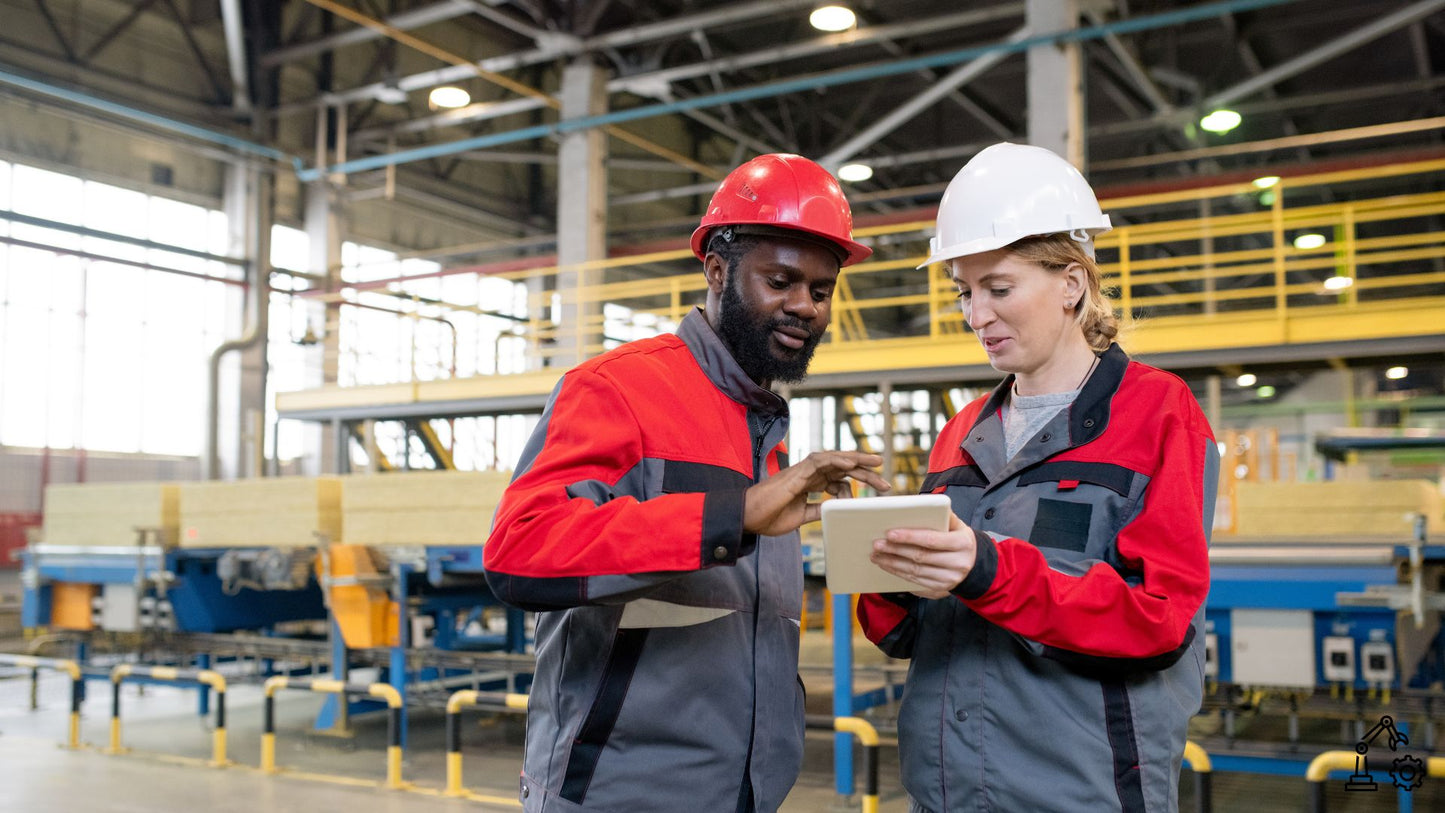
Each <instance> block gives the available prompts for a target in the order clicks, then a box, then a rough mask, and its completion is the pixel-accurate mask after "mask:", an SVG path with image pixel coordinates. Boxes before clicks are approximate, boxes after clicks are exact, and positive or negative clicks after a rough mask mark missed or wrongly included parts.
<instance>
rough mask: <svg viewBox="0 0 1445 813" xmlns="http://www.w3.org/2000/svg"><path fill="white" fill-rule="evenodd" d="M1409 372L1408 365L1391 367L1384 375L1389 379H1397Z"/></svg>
mask: <svg viewBox="0 0 1445 813" xmlns="http://www.w3.org/2000/svg"><path fill="white" fill-rule="evenodd" d="M1409 374H1410V368H1409V367H1391V368H1390V369H1388V370H1386V371H1385V377H1386V378H1388V379H1390V380H1391V381H1399V380H1400V379H1402V378H1404V377H1405V376H1407V375H1409Z"/></svg>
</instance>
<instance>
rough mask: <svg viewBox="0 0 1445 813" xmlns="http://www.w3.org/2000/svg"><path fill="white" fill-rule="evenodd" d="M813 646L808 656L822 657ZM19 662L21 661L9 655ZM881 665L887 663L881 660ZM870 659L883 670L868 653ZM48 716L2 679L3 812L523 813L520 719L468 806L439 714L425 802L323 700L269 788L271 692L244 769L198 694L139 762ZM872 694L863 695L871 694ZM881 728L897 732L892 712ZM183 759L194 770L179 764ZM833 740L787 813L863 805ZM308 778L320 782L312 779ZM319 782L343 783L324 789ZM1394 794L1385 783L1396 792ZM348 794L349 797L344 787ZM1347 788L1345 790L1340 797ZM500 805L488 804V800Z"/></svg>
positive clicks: (498, 726)
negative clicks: (204, 713)
mask: <svg viewBox="0 0 1445 813" xmlns="http://www.w3.org/2000/svg"><path fill="white" fill-rule="evenodd" d="M813 647H814V645H812V644H810V645H809V646H807V647H805V656H811V653H812V652H813ZM12 651H13V649H12ZM875 652H876V650H875ZM859 654H860V656H862V657H864V658H865V659H867V658H872V657H874V656H872V655H868V654H866V653H864V652H863V651H861V650H860V653H859ZM42 675H43V677H42V680H41V683H40V687H39V708H38V709H37V710H34V711H32V710H30V708H29V699H30V683H29V680H28V679H27V678H26V677H24V676H15V677H12V678H9V679H0V813H3V812H4V811H25V813H32V812H33V811H49V810H70V809H85V810H95V811H137V812H140V811H144V812H145V813H155V812H156V811H172V810H174V811H181V810H207V811H214V813H242V811H244V812H245V813H253V812H254V811H255V810H258V809H259V810H268V811H292V810H294V811H298V813H300V811H307V813H310V811H315V810H345V809H347V807H348V806H354V809H356V810H358V811H368V813H370V812H371V811H381V812H382V813H422V812H423V811H426V812H428V813H433V812H434V813H450V812H451V811H477V810H496V811H515V810H517V805H516V803H515V801H514V800H515V795H516V776H517V771H518V768H519V766H520V765H521V758H522V737H523V726H522V721H521V718H520V717H518V716H515V715H495V716H494V715H487V714H483V713H481V712H476V711H471V712H467V714H466V716H465V717H464V718H463V728H462V732H463V733H462V739H463V755H464V769H465V770H464V775H465V785H466V787H467V788H468V789H470V790H471V791H473V792H474V793H475V794H478V795H479V796H481V797H485V799H483V800H480V801H479V800H475V799H474V800H458V799H449V798H442V797H440V796H439V795H438V792H439V790H440V789H441V788H443V787H445V782H446V770H445V765H446V763H445V745H444V731H445V727H444V725H443V720H444V717H443V715H442V713H441V712H439V711H435V710H430V709H416V710H413V712H412V714H411V718H410V721H409V725H408V735H409V742H408V750H407V757H406V760H405V762H404V765H403V776H404V779H405V780H406V781H407V782H411V783H414V784H415V785H416V786H417V787H418V790H417V791H415V792H407V791H390V790H385V789H382V788H381V787H380V785H381V783H382V781H383V780H384V779H385V774H386V766H385V742H386V722H385V719H384V716H382V715H368V716H362V717H358V718H356V719H355V720H354V721H353V731H352V734H351V736H349V737H337V736H334V735H331V734H326V733H318V732H315V731H313V730H312V728H311V723H312V721H313V720H314V718H315V715H316V712H317V711H318V709H319V707H320V704H321V702H322V700H323V699H322V697H320V696H318V695H312V694H307V693H304V692H283V693H281V694H280V695H278V703H277V711H276V727H277V747H276V761H277V764H278V766H280V767H281V769H282V773H281V774H279V775H275V776H267V775H263V774H261V773H260V772H259V770H258V769H257V765H258V762H259V755H260V728H261V710H262V702H261V692H260V689H259V687H257V686H254V685H233V687H232V689H231V691H230V692H228V697H227V701H228V702H227V718H228V721H229V725H228V734H229V737H228V745H229V748H228V751H229V757H230V759H231V760H233V761H234V762H235V763H236V764H235V765H234V766H232V767H230V768H226V769H216V768H211V767H207V766H205V765H203V764H201V763H203V762H204V761H205V760H206V759H207V758H209V756H210V750H211V733H210V722H211V720H213V719H214V716H212V717H211V718H210V719H208V720H205V721H203V720H201V719H200V718H198V717H197V715H196V699H195V697H196V695H195V692H194V691H193V690H182V689H173V688H169V687H155V686H151V687H146V688H145V689H144V692H143V693H142V691H141V689H140V687H138V686H135V685H133V684H127V685H126V686H125V687H124V689H123V694H122V720H123V724H124V725H123V732H122V742H123V744H124V746H125V747H126V748H128V749H130V753H128V754H124V755H119V756H112V755H107V754H105V753H103V752H102V751H101V748H103V747H104V746H105V745H106V744H107V742H108V740H109V713H110V696H109V687H108V686H107V685H105V684H102V683H92V684H91V687H90V696H89V697H88V699H87V700H86V703H85V705H84V708H83V712H82V726H81V740H82V742H84V743H87V744H88V745H87V747H85V748H82V749H81V750H78V751H70V750H67V749H65V748H62V747H61V744H62V743H63V742H64V740H65V736H66V726H67V723H66V717H67V715H66V712H67V710H68V703H69V701H68V697H69V695H68V692H69V680H68V678H63V677H61V676H58V675H53V674H47V673H42ZM820 680H821V678H817V679H815V678H811V677H810V679H809V706H810V711H813V712H826V711H827V704H828V703H829V702H830V701H829V699H828V698H827V688H828V687H827V686H826V685H821V686H820V685H817V681H820ZM860 688H862V687H860ZM875 711H876V712H880V714H879V716H878V718H877V722H878V723H880V727H882V728H886V726H887V724H888V722H889V721H888V720H887V718H886V711H887V710H886V709H879V710H875ZM881 755H882V761H881V770H880V779H881V788H880V790H881V793H880V806H879V810H880V811H881V813H906V811H907V808H908V805H907V799H906V797H905V796H904V794H903V791H902V788H901V787H900V785H899V783H898V764H897V749H896V747H894V746H893V745H891V744H889V740H888V738H887V737H886V735H885V745H884V747H883V749H882V751H881ZM174 757H179V758H181V759H182V760H189V761H190V762H191V764H181V763H180V762H178V761H177V760H175V759H173V758H174ZM832 760H833V756H832V737H831V735H829V734H827V733H825V732H810V735H809V739H808V742H807V748H806V753H805V766H804V771H803V774H802V776H801V777H800V778H799V780H798V783H797V785H796V786H795V787H794V789H793V792H792V794H791V795H790V796H789V797H788V799H787V801H786V802H785V803H784V805H783V808H782V811H783V813H834V812H835V811H837V812H839V813H841V812H842V811H857V810H858V809H859V803H858V799H857V798H856V797H855V798H852V799H849V798H847V797H843V796H839V795H838V794H837V793H836V792H835V790H834V784H833V767H832ZM303 772H304V773H305V774H308V775H313V776H310V777H307V776H303V775H302V774H303ZM316 775H320V776H329V777H334V778H335V779H334V780H333V781H324V780H323V779H321V778H316ZM1387 781H1388V780H1387ZM339 782H343V783H349V784H342V783H339ZM1192 782H1193V777H1192V774H1190V773H1188V772H1186V773H1185V775H1184V777H1183V782H1182V785H1183V787H1182V789H1181V791H1182V792H1181V797H1180V809H1181V810H1186V811H1188V810H1193V809H1194V799H1193V785H1192ZM1343 784H1344V783H1343V780H1341V781H1339V782H1332V783H1331V784H1330V785H1329V786H1327V791H1328V804H1329V810H1330V811H1332V813H1340V811H1346V813H1374V812H1375V811H1379V812H1380V813H1384V811H1392V810H1396V809H1397V806H1396V794H1395V793H1394V792H1393V789H1392V788H1390V787H1389V786H1388V784H1386V785H1384V786H1382V788H1381V792H1378V793H1347V792H1345V791H1344V788H1343ZM1336 786H1338V787H1336ZM1306 798H1307V796H1306V786H1305V784H1304V782H1303V781H1302V780H1301V779H1299V778H1297V777H1268V776H1255V775H1245V774H1216V775H1215V777H1214V809H1215V810H1219V811H1259V812H1260V813H1273V811H1281V813H1282V812H1283V811H1290V813H1297V811H1300V810H1304V809H1306V808H1305V803H1306ZM486 799H490V800H491V801H487V800H486ZM1411 800H1412V801H1413V802H1414V805H1415V809H1417V810H1445V779H1426V780H1425V785H1424V786H1423V787H1421V788H1420V789H1419V790H1417V791H1415V793H1414V794H1413V796H1412V797H1411Z"/></svg>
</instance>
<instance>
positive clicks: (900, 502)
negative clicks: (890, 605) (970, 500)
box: [823, 494, 951, 594]
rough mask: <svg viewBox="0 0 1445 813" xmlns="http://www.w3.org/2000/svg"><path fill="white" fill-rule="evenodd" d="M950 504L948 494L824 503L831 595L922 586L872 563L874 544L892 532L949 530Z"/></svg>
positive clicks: (825, 569) (908, 589)
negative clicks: (913, 529)
mask: <svg viewBox="0 0 1445 813" xmlns="http://www.w3.org/2000/svg"><path fill="white" fill-rule="evenodd" d="M950 510H951V509H950V503H949V500H948V496H947V495H945V494H917V495H914V496H907V497H854V498H852V499H840V500H828V501H827V502H825V503H823V556H824V571H823V572H824V574H825V576H826V578H827V582H828V591H829V592H831V593H834V594H838V593H894V592H908V591H910V590H917V589H918V585H917V584H914V583H913V582H911V581H908V580H907V579H905V578H903V577H901V576H895V575H893V574H892V573H889V572H888V571H886V570H883V569H882V568H880V567H878V566H877V565H875V564H873V562H872V561H871V560H869V558H868V556H869V554H871V553H872V552H873V540H875V539H882V538H883V537H884V536H886V535H887V534H888V531H889V530H891V529H893V528H926V529H928V530H931V531H946V530H948V515H949V512H950Z"/></svg>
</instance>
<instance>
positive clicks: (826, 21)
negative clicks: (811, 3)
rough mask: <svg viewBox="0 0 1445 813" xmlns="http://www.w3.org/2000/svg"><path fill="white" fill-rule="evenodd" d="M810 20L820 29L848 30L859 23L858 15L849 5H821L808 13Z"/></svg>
mask: <svg viewBox="0 0 1445 813" xmlns="http://www.w3.org/2000/svg"><path fill="white" fill-rule="evenodd" d="M808 22H809V23H811V24H812V25H813V27H814V28H816V29H818V30H819V31H847V30H848V29H850V28H852V27H853V26H854V25H856V24H857V23H858V15H856V14H854V13H853V10H852V9H850V8H848V7H847V6H819V7H817V8H815V9H813V13H812V14H809V15H808Z"/></svg>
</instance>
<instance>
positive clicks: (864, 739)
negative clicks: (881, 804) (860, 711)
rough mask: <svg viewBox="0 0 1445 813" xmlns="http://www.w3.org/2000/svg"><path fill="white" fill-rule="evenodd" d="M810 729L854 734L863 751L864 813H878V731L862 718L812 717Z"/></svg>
mask: <svg viewBox="0 0 1445 813" xmlns="http://www.w3.org/2000/svg"><path fill="white" fill-rule="evenodd" d="M806 722H807V726H808V728H814V729H824V730H828V731H839V732H842V733H844V734H852V735H853V736H854V737H855V738H856V739H857V740H858V744H859V745H860V746H862V750H863V800H862V813H878V745H879V740H878V730H877V729H875V728H874V727H873V724H872V723H870V722H868V721H867V720H864V719H863V718H861V717H819V716H812V715H810V716H809V717H808V718H807V720H806Z"/></svg>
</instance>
